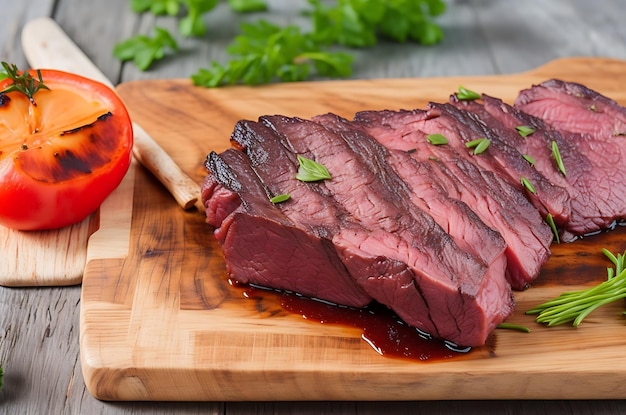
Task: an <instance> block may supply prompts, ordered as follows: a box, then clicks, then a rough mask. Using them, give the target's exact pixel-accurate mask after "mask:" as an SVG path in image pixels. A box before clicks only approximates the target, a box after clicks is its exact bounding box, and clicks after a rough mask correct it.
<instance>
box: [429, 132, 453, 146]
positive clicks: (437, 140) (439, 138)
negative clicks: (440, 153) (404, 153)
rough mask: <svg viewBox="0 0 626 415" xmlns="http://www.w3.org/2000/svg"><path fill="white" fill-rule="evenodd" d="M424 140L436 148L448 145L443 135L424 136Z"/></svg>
mask: <svg viewBox="0 0 626 415" xmlns="http://www.w3.org/2000/svg"><path fill="white" fill-rule="evenodd" d="M426 140H428V142H429V143H430V144H433V145H436V146H440V145H443V144H448V139H447V138H446V136H445V135H443V134H428V135H427V136H426Z"/></svg>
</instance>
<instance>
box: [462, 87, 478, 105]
mask: <svg viewBox="0 0 626 415" xmlns="http://www.w3.org/2000/svg"><path fill="white" fill-rule="evenodd" d="M456 96H457V98H458V99H460V100H461V101H474V100H476V99H480V94H479V93H478V92H474V91H472V90H470V89H467V88H464V87H463V86H461V85H459V90H458V92H457V93H456Z"/></svg>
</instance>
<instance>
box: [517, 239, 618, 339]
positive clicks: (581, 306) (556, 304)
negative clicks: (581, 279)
mask: <svg viewBox="0 0 626 415" xmlns="http://www.w3.org/2000/svg"><path fill="white" fill-rule="evenodd" d="M602 252H603V253H604V255H605V256H606V257H607V258H609V260H610V261H611V262H612V263H613V265H614V267H615V268H607V274H608V279H607V280H606V281H603V282H601V283H599V284H597V285H596V286H594V287H591V288H588V289H584V290H579V291H569V292H564V293H562V294H561V295H560V296H558V297H556V298H554V299H552V300H550V301H546V302H545V303H543V304H540V305H538V306H537V307H534V308H532V309H530V310H528V311H526V314H536V315H537V317H536V319H535V321H537V322H538V323H543V324H546V325H547V326H557V325H560V324H565V323H569V322H572V325H573V326H574V327H578V326H579V325H580V323H581V322H582V321H583V320H584V319H585V318H586V317H587V316H588V315H589V314H591V312H593V311H594V310H596V309H598V308H599V307H601V306H603V305H605V304H609V303H612V302H614V301H617V300H620V299H623V298H626V269H624V261H625V259H624V258H625V257H626V252H625V253H624V254H617V255H613V254H612V253H611V252H609V251H608V250H607V249H603V250H602Z"/></svg>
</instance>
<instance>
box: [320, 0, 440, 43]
mask: <svg viewBox="0 0 626 415" xmlns="http://www.w3.org/2000/svg"><path fill="white" fill-rule="evenodd" d="M309 3H310V4H311V5H312V6H313V13H312V18H313V25H314V32H315V33H318V34H319V36H320V37H321V38H322V39H324V40H325V41H326V42H328V43H338V44H340V45H345V46H350V47H367V46H373V45H375V44H376V43H377V41H378V38H379V37H384V38H387V39H391V40H393V41H396V42H406V41H408V40H412V41H414V42H417V43H421V44H424V45H432V44H435V43H437V42H439V41H440V40H441V39H442V38H443V32H442V30H441V28H440V27H439V26H438V25H436V24H435V23H434V22H433V21H432V20H433V18H434V17H436V16H438V15H440V14H442V13H443V12H444V11H445V10H446V5H445V3H444V2H443V1H442V0H395V1H372V0H338V1H337V2H336V5H335V6H332V7H328V6H325V5H324V4H322V2H321V1H320V0H309Z"/></svg>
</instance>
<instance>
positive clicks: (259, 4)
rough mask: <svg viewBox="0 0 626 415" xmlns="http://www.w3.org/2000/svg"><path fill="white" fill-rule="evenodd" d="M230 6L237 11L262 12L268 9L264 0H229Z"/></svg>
mask: <svg viewBox="0 0 626 415" xmlns="http://www.w3.org/2000/svg"><path fill="white" fill-rule="evenodd" d="M228 5H229V6H230V8H231V9H232V10H234V11H236V12H237V13H250V12H262V11H265V10H267V4H265V1H263V0H228Z"/></svg>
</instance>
